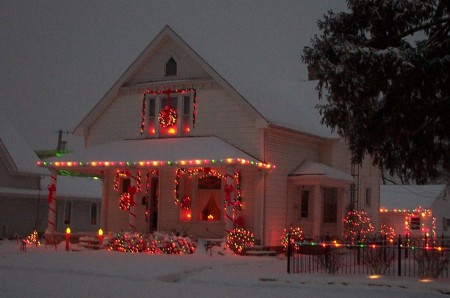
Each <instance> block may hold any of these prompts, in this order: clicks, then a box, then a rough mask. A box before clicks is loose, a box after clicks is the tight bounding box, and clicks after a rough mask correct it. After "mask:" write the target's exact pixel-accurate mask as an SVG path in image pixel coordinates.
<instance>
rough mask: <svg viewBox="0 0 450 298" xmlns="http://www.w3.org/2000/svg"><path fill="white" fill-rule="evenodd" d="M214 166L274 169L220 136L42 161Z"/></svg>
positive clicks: (121, 144) (113, 147) (115, 146)
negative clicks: (226, 164)
mask: <svg viewBox="0 0 450 298" xmlns="http://www.w3.org/2000/svg"><path fill="white" fill-rule="evenodd" d="M149 157H150V158H151V160H149ZM212 163H229V164H232V163H234V164H235V163H240V164H245V165H255V166H258V167H263V168H266V169H267V168H271V167H273V165H270V164H267V163H263V162H261V161H259V160H257V159H256V158H254V157H252V156H250V155H249V154H247V153H245V152H243V151H241V150H240V149H238V148H236V147H234V146H233V145H231V144H229V143H227V142H225V141H223V140H221V139H219V138H217V137H184V138H163V139H139V140H122V141H114V142H110V143H107V144H101V145H98V146H93V147H89V148H87V149H85V150H83V151H80V152H72V153H69V154H66V155H64V156H61V157H56V158H49V159H46V160H44V161H42V162H39V164H40V165H41V166H44V167H45V166H49V167H52V166H54V167H64V168H83V167H94V168H98V167H102V166H106V167H107V166H114V165H120V166H130V167H135V166H143V167H154V166H161V165H168V166H170V165H181V166H182V165H205V164H212Z"/></svg>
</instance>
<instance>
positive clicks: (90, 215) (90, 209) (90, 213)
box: [89, 202, 99, 226]
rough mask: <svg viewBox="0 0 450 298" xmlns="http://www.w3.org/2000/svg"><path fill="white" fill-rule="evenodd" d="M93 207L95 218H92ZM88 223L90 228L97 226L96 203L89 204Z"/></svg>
mask: <svg viewBox="0 0 450 298" xmlns="http://www.w3.org/2000/svg"><path fill="white" fill-rule="evenodd" d="M94 206H95V217H94V216H93V214H92V213H93V212H92V207H94ZM89 207H90V208H89V222H90V224H91V226H97V225H98V207H99V206H98V202H91V204H90V206H89ZM94 218H95V223H92V220H93V219H94Z"/></svg>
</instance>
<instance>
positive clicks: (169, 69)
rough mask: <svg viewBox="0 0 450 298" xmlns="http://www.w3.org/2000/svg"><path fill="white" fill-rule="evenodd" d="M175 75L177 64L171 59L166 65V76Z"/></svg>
mask: <svg viewBox="0 0 450 298" xmlns="http://www.w3.org/2000/svg"><path fill="white" fill-rule="evenodd" d="M176 75H177V62H176V61H175V59H173V58H172V57H171V58H170V59H169V61H167V63H166V76H176Z"/></svg>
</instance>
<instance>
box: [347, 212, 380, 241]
mask: <svg viewBox="0 0 450 298" xmlns="http://www.w3.org/2000/svg"><path fill="white" fill-rule="evenodd" d="M374 230H375V229H374V227H373V225H372V220H371V218H370V216H369V214H368V213H367V212H366V211H364V210H350V211H349V212H348V213H347V215H346V216H345V217H344V237H345V238H346V239H347V240H349V241H351V242H352V243H354V242H355V241H357V240H360V241H362V242H364V240H365V239H366V237H367V236H368V235H369V234H370V233H372V232H373V231H374Z"/></svg>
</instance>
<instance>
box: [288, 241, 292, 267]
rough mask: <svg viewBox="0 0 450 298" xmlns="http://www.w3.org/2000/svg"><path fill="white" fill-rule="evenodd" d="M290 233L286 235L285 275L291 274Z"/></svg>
mask: <svg viewBox="0 0 450 298" xmlns="http://www.w3.org/2000/svg"><path fill="white" fill-rule="evenodd" d="M291 254H292V251H291V233H289V232H288V233H287V273H291Z"/></svg>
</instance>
